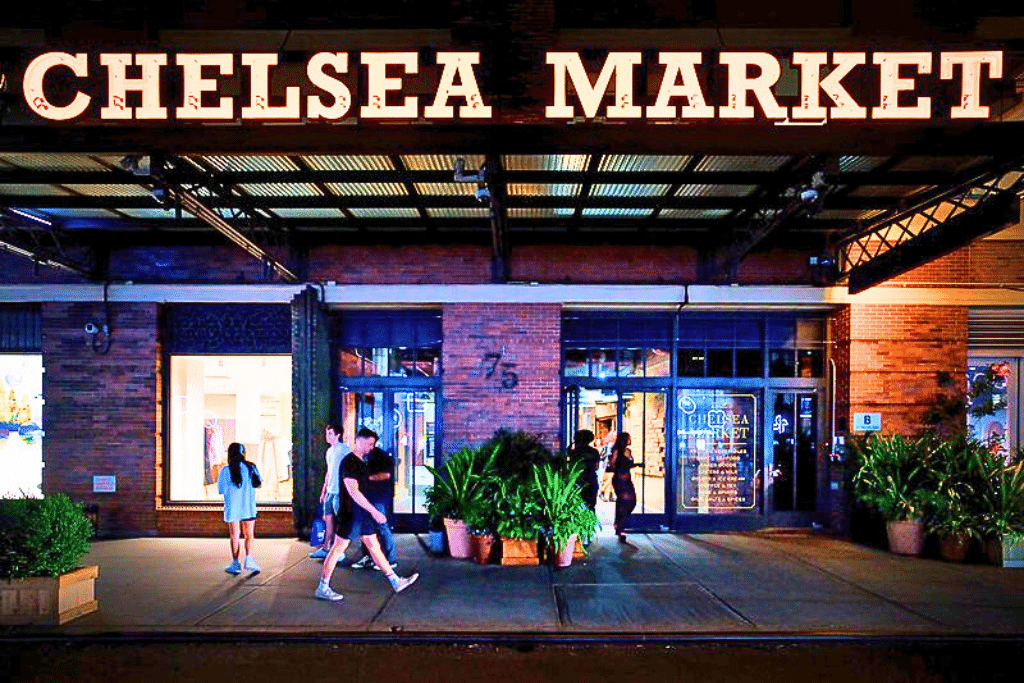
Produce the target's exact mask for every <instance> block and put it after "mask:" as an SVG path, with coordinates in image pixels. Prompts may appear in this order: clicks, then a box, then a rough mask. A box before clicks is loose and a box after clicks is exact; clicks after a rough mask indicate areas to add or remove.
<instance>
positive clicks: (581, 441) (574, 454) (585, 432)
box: [569, 429, 601, 510]
mask: <svg viewBox="0 0 1024 683" xmlns="http://www.w3.org/2000/svg"><path fill="white" fill-rule="evenodd" d="M593 440H594V432H592V431H590V430H589V429H581V430H579V431H578V432H576V436H575V437H574V438H573V444H572V448H570V449H569V462H571V463H577V462H578V463H580V464H581V465H582V466H583V472H582V473H581V474H580V482H579V483H580V487H581V488H582V492H583V500H584V501H585V502H586V504H587V507H588V508H590V509H591V510H594V509H595V508H597V490H598V483H597V468H598V465H600V463H601V452H600V451H598V450H597V449H596V448H594V447H593V446H591V445H590V442H591V441H593Z"/></svg>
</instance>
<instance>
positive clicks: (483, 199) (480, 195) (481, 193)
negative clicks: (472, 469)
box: [476, 187, 491, 204]
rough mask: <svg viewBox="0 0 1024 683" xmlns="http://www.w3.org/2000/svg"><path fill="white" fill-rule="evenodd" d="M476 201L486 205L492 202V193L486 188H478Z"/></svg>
mask: <svg viewBox="0 0 1024 683" xmlns="http://www.w3.org/2000/svg"><path fill="white" fill-rule="evenodd" d="M476 200H477V201H478V202H480V203H481V204H486V203H487V202H489V201H491V191H490V190H488V189H487V188H486V187H478V188H477V190H476Z"/></svg>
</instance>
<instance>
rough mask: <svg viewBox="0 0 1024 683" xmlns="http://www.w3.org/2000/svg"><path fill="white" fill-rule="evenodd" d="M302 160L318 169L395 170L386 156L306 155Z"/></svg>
mask: <svg viewBox="0 0 1024 683" xmlns="http://www.w3.org/2000/svg"><path fill="white" fill-rule="evenodd" d="M302 160H303V161H304V162H306V163H307V164H309V167H310V168H312V169H314V170H317V171H393V170H395V165H394V164H392V163H391V159H389V158H387V157H386V156H380V155H369V154H358V155H346V156H333V155H325V156H304V157H302Z"/></svg>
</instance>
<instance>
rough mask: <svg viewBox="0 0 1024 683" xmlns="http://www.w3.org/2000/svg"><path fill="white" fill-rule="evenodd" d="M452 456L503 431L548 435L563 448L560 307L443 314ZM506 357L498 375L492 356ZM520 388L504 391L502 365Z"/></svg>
mask: <svg viewBox="0 0 1024 683" xmlns="http://www.w3.org/2000/svg"><path fill="white" fill-rule="evenodd" d="M442 315H443V319H442V324H443V331H444V351H443V353H444V358H443V363H444V379H443V397H444V406H443V413H442V414H443V419H444V434H445V437H444V438H445V450H447V451H451V450H454V449H456V448H458V447H460V446H462V445H466V444H471V443H480V442H482V441H485V440H486V439H488V438H489V437H490V436H491V435H492V434H493V433H494V431H495V430H496V429H499V428H501V427H508V428H509V429H523V430H526V431H528V432H533V433H540V434H543V439H544V441H545V443H547V444H548V446H550V447H552V448H554V447H557V445H558V429H559V396H560V394H559V391H560V389H559V387H560V380H559V364H560V339H561V306H559V305H530V304H448V305H445V306H444V308H443V313H442ZM489 353H501V354H502V358H501V359H500V360H499V361H498V365H497V368H496V372H495V373H494V376H492V377H490V378H488V377H486V373H487V370H488V368H489V367H490V365H491V363H490V362H488V361H487V360H486V359H485V356H486V354H489ZM506 362H508V363H515V367H514V368H510V369H509V371H510V372H515V373H516V374H517V375H518V384H517V385H516V386H515V387H514V388H512V389H507V388H504V387H502V385H501V373H502V369H503V368H502V365H501V364H502V363H506Z"/></svg>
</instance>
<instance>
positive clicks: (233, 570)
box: [224, 560, 242, 574]
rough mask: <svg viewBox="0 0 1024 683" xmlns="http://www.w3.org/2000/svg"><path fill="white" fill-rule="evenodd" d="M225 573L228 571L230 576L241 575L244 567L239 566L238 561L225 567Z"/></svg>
mask: <svg viewBox="0 0 1024 683" xmlns="http://www.w3.org/2000/svg"><path fill="white" fill-rule="evenodd" d="M224 571H226V572H227V573H228V574H241V573H242V565H240V564H238V560H235V561H234V562H232V563H231V564H229V565H228V566H226V567H224Z"/></svg>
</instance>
